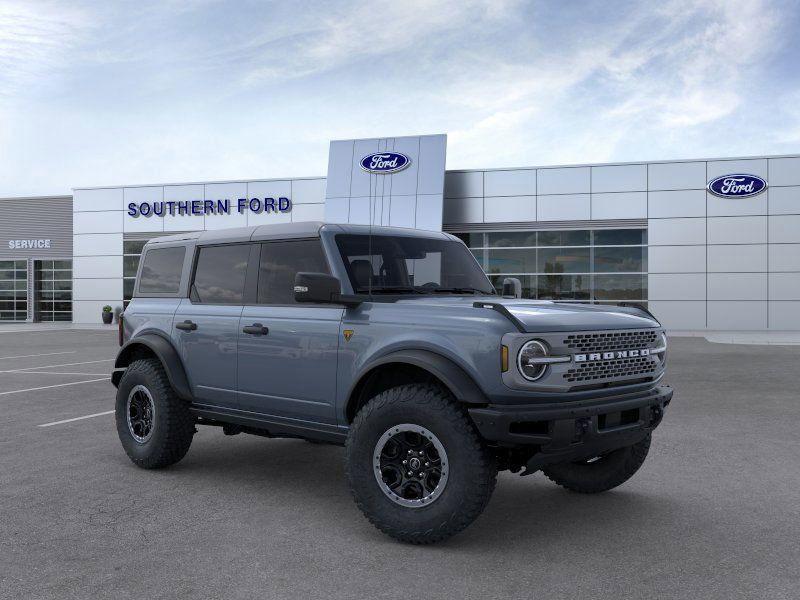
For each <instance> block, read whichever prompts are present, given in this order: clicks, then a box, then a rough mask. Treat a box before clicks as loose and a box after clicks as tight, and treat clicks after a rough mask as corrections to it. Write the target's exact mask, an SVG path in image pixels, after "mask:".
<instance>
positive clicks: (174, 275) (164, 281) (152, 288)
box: [139, 246, 186, 294]
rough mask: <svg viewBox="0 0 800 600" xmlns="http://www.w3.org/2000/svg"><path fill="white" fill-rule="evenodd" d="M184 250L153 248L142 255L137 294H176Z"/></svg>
mask: <svg viewBox="0 0 800 600" xmlns="http://www.w3.org/2000/svg"><path fill="white" fill-rule="evenodd" d="M185 255H186V248H184V247H183V246H177V247H175V248H153V249H151V250H148V251H147V252H146V253H145V255H144V262H143V263H142V274H141V276H140V278H139V294H177V293H178V288H179V287H180V285H181V271H182V270H183V257H184V256H185Z"/></svg>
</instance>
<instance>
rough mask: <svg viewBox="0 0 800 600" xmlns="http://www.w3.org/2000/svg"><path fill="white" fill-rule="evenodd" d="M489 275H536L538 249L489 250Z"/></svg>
mask: <svg viewBox="0 0 800 600" xmlns="http://www.w3.org/2000/svg"><path fill="white" fill-rule="evenodd" d="M487 253H488V264H487V267H488V268H487V272H488V273H535V272H536V249H534V248H531V249H529V250H488V251H487Z"/></svg>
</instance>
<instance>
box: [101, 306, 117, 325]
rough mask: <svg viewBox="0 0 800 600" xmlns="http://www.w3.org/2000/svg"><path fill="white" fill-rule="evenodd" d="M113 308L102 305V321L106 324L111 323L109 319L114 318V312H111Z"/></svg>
mask: <svg viewBox="0 0 800 600" xmlns="http://www.w3.org/2000/svg"><path fill="white" fill-rule="evenodd" d="M112 311H113V309H112V308H111V307H110V306H109V305H108V304H106V305H105V306H104V307H103V323H104V324H106V325H111V321H113V320H114V313H113V312H112Z"/></svg>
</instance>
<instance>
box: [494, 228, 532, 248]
mask: <svg viewBox="0 0 800 600" xmlns="http://www.w3.org/2000/svg"><path fill="white" fill-rule="evenodd" d="M486 237H487V238H488V239H489V246H495V247H498V246H499V247H502V246H535V245H536V232H535V231H507V232H504V233H488V234H486Z"/></svg>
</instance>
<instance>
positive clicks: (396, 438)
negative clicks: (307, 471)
mask: <svg viewBox="0 0 800 600" xmlns="http://www.w3.org/2000/svg"><path fill="white" fill-rule="evenodd" d="M346 464H347V476H348V480H349V483H350V490H351V492H352V494H353V496H354V498H355V501H356V504H357V505H358V507H359V508H360V509H361V511H362V512H363V513H364V515H365V516H366V517H367V519H369V521H370V522H371V523H372V524H373V525H375V526H376V527H377V528H378V529H380V530H381V531H383V532H384V533H386V534H388V535H389V536H391V537H393V538H395V539H398V540H401V541H404V542H410V543H413V544H430V543H434V542H439V541H442V540H444V539H447V538H449V537H450V536H452V535H454V534H456V533H458V532H459V531H461V530H463V529H464V528H465V527H467V526H468V525H469V524H470V523H472V522H473V521H474V520H475V519H476V518H477V517H478V516H479V515H480V514H481V512H483V509H484V508H485V506H486V504H487V503H488V502H489V499H490V498H491V495H492V491H493V490H494V486H495V482H496V478H497V467H496V465H495V461H494V457H493V456H492V454H491V453H490V452H489V451H488V449H487V448H486V447H485V446H484V444H483V442H482V441H481V439H480V438H479V437H478V434H477V433H476V431H475V429H474V427H473V426H472V423H471V422H470V420H469V418H468V417H467V415H466V414H465V412H464V410H463V408H462V407H461V406H460V405H459V404H458V403H457V402H456V401H455V400H454V399H453V398H452V397H451V396H450V394H449V393H447V392H446V391H445V390H443V389H442V388H440V387H437V386H433V385H423V384H411V385H403V386H400V387H396V388H393V389H390V390H387V391H385V392H383V393H381V394H378V395H377V396H375V397H374V398H373V399H372V400H370V401H369V402H368V403H367V404H366V405H365V406H364V407H363V408H362V409H361V411H359V413H358V415H356V418H355V420H354V421H353V424H352V426H351V428H350V432H349V434H348V438H347V446H346Z"/></svg>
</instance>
